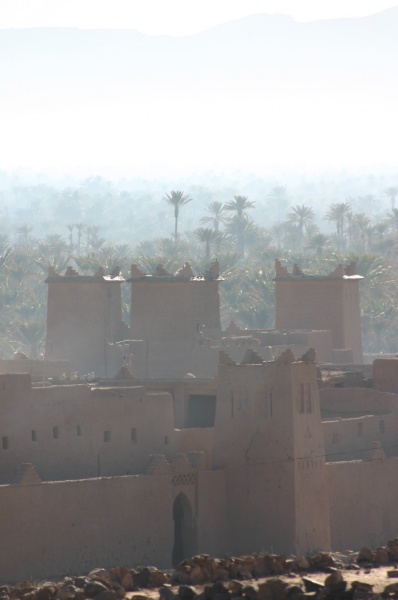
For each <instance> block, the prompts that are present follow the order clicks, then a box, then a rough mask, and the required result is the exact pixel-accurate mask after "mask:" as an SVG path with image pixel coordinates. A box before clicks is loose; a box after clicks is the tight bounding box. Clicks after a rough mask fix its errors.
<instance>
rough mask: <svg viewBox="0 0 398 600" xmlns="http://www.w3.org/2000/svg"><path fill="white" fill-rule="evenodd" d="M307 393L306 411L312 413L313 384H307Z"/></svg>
mask: <svg viewBox="0 0 398 600" xmlns="http://www.w3.org/2000/svg"><path fill="white" fill-rule="evenodd" d="M306 388H307V394H306V398H305V412H306V413H312V398H311V384H309V383H307V384H306Z"/></svg>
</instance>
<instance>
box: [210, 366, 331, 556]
mask: <svg viewBox="0 0 398 600" xmlns="http://www.w3.org/2000/svg"><path fill="white" fill-rule="evenodd" d="M302 384H303V385H304V386H305V389H306V390H308V386H309V387H310V388H311V390H312V392H313V396H311V409H310V410H308V411H307V409H306V406H308V404H305V403H304V412H301V404H300V402H301V396H300V399H298V397H297V393H298V392H297V390H299V393H300V395H301V390H302ZM298 400H299V401H298ZM304 400H305V399H304ZM297 402H298V403H297ZM297 411H298V412H297ZM307 456H308V457H309V458H310V459H311V461H312V463H311V471H309V469H308V470H307V471H306V472H304V469H301V466H300V465H299V462H300V460H301V459H302V458H303V457H307ZM323 457H324V450H323V443H322V434H321V421H320V412H319V401H318V396H317V391H316V367H315V364H314V363H309V364H306V363H303V362H301V363H293V364H277V363H269V364H263V365H239V366H236V365H228V364H222V365H220V368H219V389H218V404H217V414H216V424H215V430H214V453H213V464H214V466H215V467H224V468H225V469H226V478H227V479H226V481H227V497H228V498H229V500H230V502H229V505H228V518H229V523H230V543H231V548H232V551H233V552H235V551H236V548H237V547H238V546H239V545H243V546H244V551H260V550H261V549H264V543H266V544H269V545H270V546H272V548H273V549H274V550H275V551H276V550H277V549H278V550H283V551H285V552H288V551H292V552H301V553H302V552H306V551H309V550H310V549H313V548H315V547H319V546H322V547H328V544H329V533H328V523H329V520H328V505H327V498H326V497H325V486H324V481H323V479H324V465H323V460H324V458H323ZM314 497H315V498H316V502H315V503H314V502H313V499H314ZM309 506H311V507H312V509H311V510H310V509H309ZM304 521H305V522H304ZM249 546H251V549H250V550H249Z"/></svg>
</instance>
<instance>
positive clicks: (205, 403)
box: [185, 394, 216, 427]
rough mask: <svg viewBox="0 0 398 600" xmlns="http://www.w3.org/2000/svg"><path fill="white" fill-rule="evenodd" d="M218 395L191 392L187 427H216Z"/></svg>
mask: <svg viewBox="0 0 398 600" xmlns="http://www.w3.org/2000/svg"><path fill="white" fill-rule="evenodd" d="M215 418H216V396H207V395H202V394H191V395H190V396H189V398H188V406H187V417H186V423H185V427H214V421H215Z"/></svg>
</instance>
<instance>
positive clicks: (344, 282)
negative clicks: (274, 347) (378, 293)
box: [274, 259, 363, 363]
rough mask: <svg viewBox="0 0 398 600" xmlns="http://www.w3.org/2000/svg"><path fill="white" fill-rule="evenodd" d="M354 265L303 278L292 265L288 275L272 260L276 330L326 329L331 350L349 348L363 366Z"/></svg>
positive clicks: (357, 289) (303, 275)
mask: <svg viewBox="0 0 398 600" xmlns="http://www.w3.org/2000/svg"><path fill="white" fill-rule="evenodd" d="M361 279H363V277H362V276H361V275H358V274H357V269H356V263H355V262H352V263H351V264H349V265H348V266H346V267H343V266H342V265H338V266H337V267H336V269H335V270H334V271H332V272H331V273H329V275H305V274H304V273H303V272H302V271H301V269H300V268H299V267H298V266H297V265H294V267H293V270H292V272H291V273H289V271H288V270H287V269H286V268H285V267H283V266H282V265H281V263H280V261H279V260H277V259H276V260H275V278H274V282H275V292H276V314H275V327H276V328H277V329H329V330H330V331H331V332H332V344H333V349H336V350H343V349H351V350H352V358H353V361H354V362H355V363H362V362H363V356H362V340H361V324H360V305H359V285H358V284H359V282H360V281H361Z"/></svg>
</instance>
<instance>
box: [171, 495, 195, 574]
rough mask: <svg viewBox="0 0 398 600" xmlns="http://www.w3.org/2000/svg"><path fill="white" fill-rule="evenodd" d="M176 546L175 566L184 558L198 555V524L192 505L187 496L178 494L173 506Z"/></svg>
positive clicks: (174, 548) (173, 559) (174, 547)
mask: <svg viewBox="0 0 398 600" xmlns="http://www.w3.org/2000/svg"><path fill="white" fill-rule="evenodd" d="M173 520H174V545H173V554H172V563H173V566H176V565H178V564H179V563H180V562H181V561H182V560H183V559H184V558H188V557H190V556H193V555H194V554H196V548H197V536H196V523H195V519H194V516H193V513H192V507H191V504H190V502H189V500H188V498H187V497H186V495H185V494H183V493H180V494H178V496H177V498H176V499H175V500H174V504H173Z"/></svg>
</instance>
